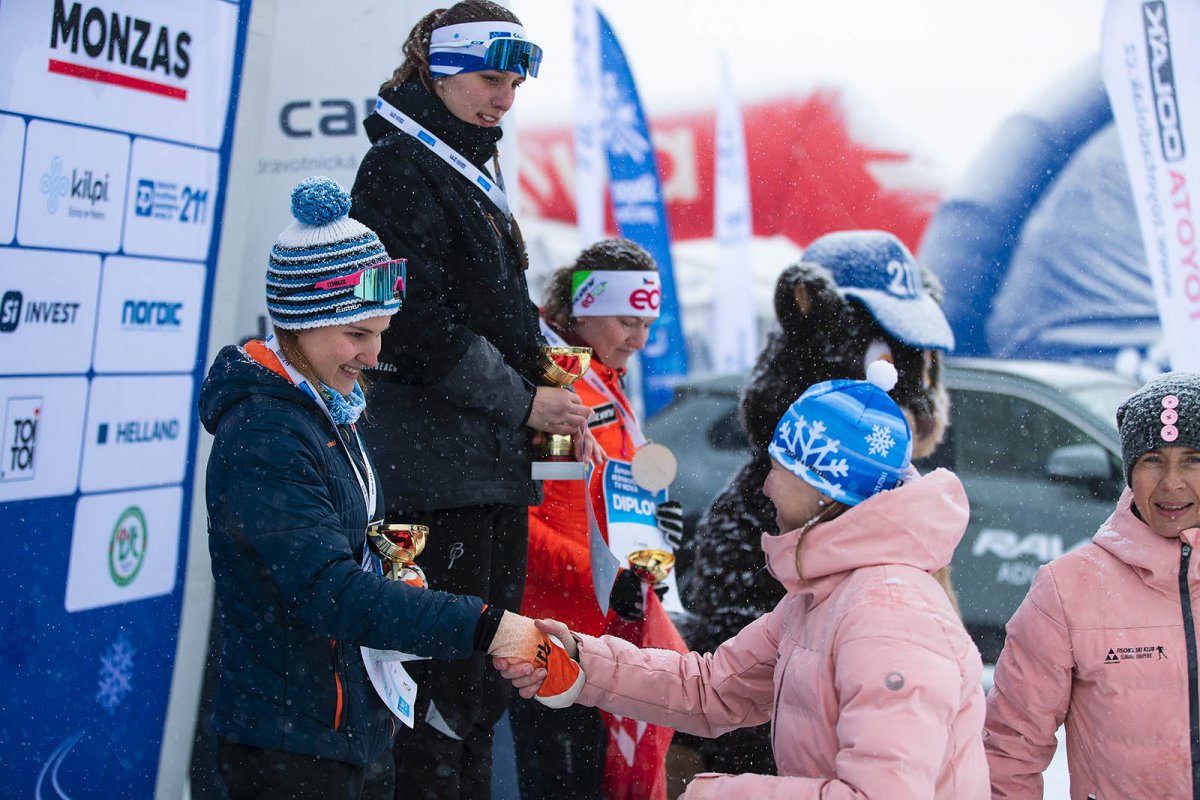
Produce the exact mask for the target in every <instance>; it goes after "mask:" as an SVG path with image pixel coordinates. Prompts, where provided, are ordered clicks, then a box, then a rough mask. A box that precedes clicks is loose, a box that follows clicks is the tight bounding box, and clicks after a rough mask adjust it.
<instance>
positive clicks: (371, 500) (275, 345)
mask: <svg viewBox="0 0 1200 800" xmlns="http://www.w3.org/2000/svg"><path fill="white" fill-rule="evenodd" d="M263 344H265V345H266V346H267V349H268V350H270V351H271V352H272V353H274V354H275V356H276V358H278V359H279V363H280V364H281V365H282V366H283V368H284V370H286V371H287V374H288V377H289V378H290V379H291V381H292V383H293V384H295V386H296V388H297V389H299V390H300V391H302V392H304V393H305V394H306V395H308V396H309V397H311V398H312V399H313V400H315V401H316V403H317V405H318V406H320V407H321V410H322V411H324V412H325V416H326V417H328V418H329V421H330V422H333V415H332V414H330V413H329V406H327V405H325V400H324V398H322V397H321V393H320V391H318V390H316V389H314V388H313V387H312V385H311V384H310V383H309V382H308V378H305V377H304V376H303V375H302V374H300V371H299V370H297V369H296V368H295V367H293V366H292V362H290V361H288V360H287V356H285V355H284V354H283V351H281V350H280V349H279V340H277V339H276V338H275V337H274V336H268V337H267V340H266V341H265V342H263ZM333 427H334V428H335V429H336V428H337V427H338V424H337V423H336V422H333ZM350 430H352V431H354V438H355V440H356V441H357V442H358V452H359V454H361V455H362V465H363V470H364V471H365V472H366V473H367V478H366V480H363V476H362V473H361V472H359V471H358V465H357V464H356V463H355V461H354V455H353V454H352V453H351V452H350V448H349V447H348V446H347V445H346V442H345V440H344V439H343V438H342V436H341V434H338V437H337V440H338V443H339V444H341V446H342V450H343V451H344V452H345V453H346V459H347V460H348V461H349V462H350V469H352V470H354V479H355V480H356V481H358V488H359V490H360V491H362V496H363V503H365V504H366V506H367V520H368V521H370V520H371V518H372V517H374V515H375V502H376V500H375V495H376V489H375V473H373V472H372V471H371V462H370V461H368V460H367V450H366V448H365V447H363V443H362V437H361V436H359V435H358V429H357V428H356V427H355V426H354V425H351V426H350Z"/></svg>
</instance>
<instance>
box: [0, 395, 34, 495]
mask: <svg viewBox="0 0 1200 800" xmlns="http://www.w3.org/2000/svg"><path fill="white" fill-rule="evenodd" d="M41 420H42V398H40V397H10V398H8V402H7V403H5V408H4V428H3V430H0V435H2V436H3V440H2V443H3V452H0V481H28V480H33V479H34V478H35V477H37V473H36V468H37V458H36V456H37V437H38V425H39V423H40V422H41Z"/></svg>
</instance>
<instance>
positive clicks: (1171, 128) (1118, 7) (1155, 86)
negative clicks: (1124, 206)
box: [1102, 0, 1200, 371]
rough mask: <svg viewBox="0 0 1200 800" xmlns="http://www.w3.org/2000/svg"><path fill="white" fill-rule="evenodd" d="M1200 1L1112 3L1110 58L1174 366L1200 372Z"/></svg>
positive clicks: (1107, 79) (1106, 49)
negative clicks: (1199, 238)
mask: <svg viewBox="0 0 1200 800" xmlns="http://www.w3.org/2000/svg"><path fill="white" fill-rule="evenodd" d="M1197 41H1200V3H1197V2H1196V1H1195V0H1147V1H1146V2H1142V1H1141V0H1109V3H1108V8H1107V9H1106V11H1105V15H1104V33H1103V45H1102V64H1103V72H1104V86H1105V89H1106V90H1107V91H1108V98H1109V102H1110V103H1111V105H1112V109H1113V116H1114V118H1115V119H1116V121H1117V131H1118V133H1119V134H1120V138H1121V149H1122V151H1123V153H1124V156H1125V166H1126V169H1127V170H1128V172H1129V181H1130V184H1131V186H1132V188H1133V198H1134V204H1135V205H1136V206H1137V212H1138V222H1139V223H1140V225H1141V229H1142V241H1143V243H1144V244H1145V248H1146V261H1147V265H1148V266H1149V269H1150V278H1151V283H1152V284H1153V285H1154V293H1155V297H1156V299H1157V302H1158V313H1159V317H1160V318H1161V320H1162V326H1163V332H1164V334H1165V336H1166V342H1167V352H1168V354H1169V357H1170V361H1171V368H1172V369H1176V370H1188V371H1196V370H1200V348H1197V347H1196V342H1198V341H1200V256H1198V255H1197V243H1198V242H1197V234H1198V232H1200V214H1197V212H1196V208H1197V206H1198V205H1200V202H1197V201H1198V200H1200V191H1196V192H1195V193H1193V190H1196V189H1197V188H1198V187H1197V184H1196V183H1195V182H1196V181H1197V180H1198V179H1200V158H1198V157H1197V155H1196V152H1197V151H1196V148H1197V147H1200V48H1197V47H1196V42H1197Z"/></svg>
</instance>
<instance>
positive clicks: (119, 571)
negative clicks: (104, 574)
mask: <svg viewBox="0 0 1200 800" xmlns="http://www.w3.org/2000/svg"><path fill="white" fill-rule="evenodd" d="M146 544H147V532H146V517H145V515H144V514H142V510H141V509H140V508H138V507H137V506H130V507H129V508H127V509H125V510H124V511H122V512H121V515H120V516H119V517H117V524H116V525H114V526H113V532H112V538H111V539H109V540H108V575H109V577H110V578H112V580H113V583H115V584H116V585H117V586H128V585H129V584H131V583H133V579H134V578H136V577H137V574H138V571H139V570H140V569H141V568H142V562H143V561H145V560H146Z"/></svg>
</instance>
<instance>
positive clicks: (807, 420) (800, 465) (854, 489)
mask: <svg viewBox="0 0 1200 800" xmlns="http://www.w3.org/2000/svg"><path fill="white" fill-rule="evenodd" d="M895 385H896V368H895V367H894V366H892V365H891V364H889V363H888V362H886V361H876V362H875V363H873V364H871V366H870V367H868V368H867V380H865V381H850V380H836V381H825V382H824V383H818V384H816V385H815V386H811V387H809V389H808V390H807V391H806V392H805V393H804V394H802V395H800V399H799V400H797V401H796V402H794V403H792V405H791V407H789V408H788V410H787V412H785V413H784V415H783V418H782V419H780V420H779V424H778V425H777V426H776V427H775V435H774V436H773V437H772V438H771V444H770V445H769V446H768V447H767V452H768V453H770V455H771V458H773V459H775V460H776V461H778V462H779V463H780V464H782V465H783V466H784V467H785V468H786V469H787V470H788V471H790V472H791V473H793V474H794V475H797V476H798V477H800V478H803V479H804V480H805V481H806V482H807V483H808V484H809V485H810V486H812V487H813V488H815V489H816V490H817V491H819V492H821V494H823V495H825V496H826V497H829V498H830V499H832V500H836V501H837V502H839V503H845V504H846V505H848V506H853V505H858V504H859V503H861V502H862V501H863V500H866V499H867V498H868V497H871V496H872V495H876V494H879V493H880V492H886V491H887V490H888V489H894V488H896V487H897V486H899V485H900V483H901V480H902V479H903V477H904V474H905V473H906V472H907V471H908V467H909V462H910V460H911V459H912V433H911V431H909V429H908V421H907V420H906V419H905V418H904V413H903V412H902V411H901V410H900V406H898V405H896V402H895V401H894V400H892V398H890V397H888V394H887V393H888V391H889V390H891V388H892V387H893V386H895Z"/></svg>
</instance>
